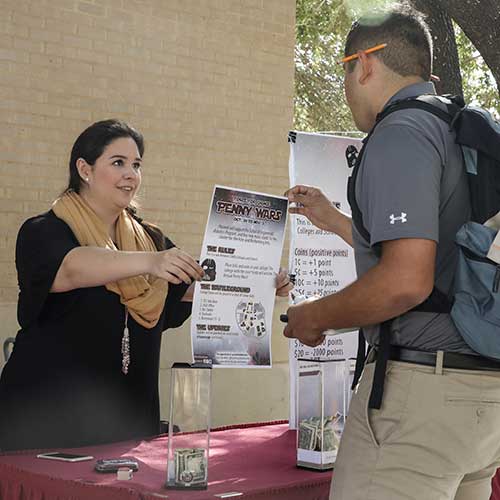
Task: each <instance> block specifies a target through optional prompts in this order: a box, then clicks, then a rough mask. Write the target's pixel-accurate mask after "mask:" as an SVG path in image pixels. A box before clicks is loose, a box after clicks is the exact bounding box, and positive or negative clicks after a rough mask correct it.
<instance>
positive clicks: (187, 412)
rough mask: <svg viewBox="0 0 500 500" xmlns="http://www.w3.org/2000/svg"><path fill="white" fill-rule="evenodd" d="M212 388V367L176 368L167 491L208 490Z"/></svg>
mask: <svg viewBox="0 0 500 500" xmlns="http://www.w3.org/2000/svg"><path fill="white" fill-rule="evenodd" d="M211 384H212V365H211V364H210V363H203V362H197V363H194V364H191V365H190V364H187V363H175V364H174V365H173V366H172V370H171V379H170V418H169V425H168V458H167V482H166V484H165V486H166V488H171V489H177V490H179V489H181V490H204V489H206V488H207V485H208V455H209V448H210V402H211V395H210V393H211Z"/></svg>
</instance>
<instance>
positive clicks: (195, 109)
mask: <svg viewBox="0 0 500 500" xmlns="http://www.w3.org/2000/svg"><path fill="white" fill-rule="evenodd" d="M1 3H2V16H1V18H0V126H1V128H2V133H1V134H0V212H1V217H0V321H1V323H2V325H3V327H2V329H1V330H0V339H2V340H3V338H5V337H7V336H10V335H12V334H13V333H14V332H15V331H16V329H17V323H16V320H15V301H16V298H17V282H16V275H15V268H14V244H15V237H16V234H17V230H18V228H19V226H20V224H21V222H22V221H23V220H24V219H26V218H27V217H29V216H31V215H34V214H36V213H39V212H42V211H45V210H47V209H48V208H49V206H50V203H51V201H52V200H53V199H54V197H56V196H57V194H58V193H59V192H61V190H62V189H63V188H64V187H65V183H66V180H67V162H68V157H69V151H70V148H71V146H72V144H73V142H74V140H75V138H76V136H77V135H78V134H79V133H80V132H81V131H82V130H83V129H84V128H85V127H86V126H88V125H89V124H90V123H92V122H94V121H97V120H100V119H104V118H109V117H118V118H122V119H125V120H127V121H129V122H130V123H132V124H133V125H134V126H135V127H137V128H138V129H139V130H141V131H142V132H143V133H144V136H145V138H146V154H145V163H144V171H143V179H144V180H143V187H142V193H141V204H142V207H143V208H142V211H141V213H142V215H143V216H144V217H145V218H146V219H148V220H151V221H152V222H155V223H157V224H159V225H160V226H161V227H162V228H163V229H164V231H165V232H166V233H167V234H168V235H169V236H170V237H171V238H172V239H173V241H175V242H176V243H177V244H178V245H179V246H181V247H183V248H184V249H186V250H187V251H189V252H190V253H192V254H193V255H195V256H196V255H199V251H200V246H201V241H202V238H203V231H204V226H205V222H206V216H207V211H208V204H209V199H210V195H211V192H212V188H213V185H214V184H215V183H219V184H225V185H229V186H235V187H242V188H248V189H253V190H259V191H265V192H270V193H282V192H283V191H284V189H285V188H286V186H287V183H288V178H287V162H288V148H287V144H286V133H287V131H288V130H289V129H290V128H291V124H292V111H293V110H292V107H293V47H294V22H295V2H294V0H93V1H91V0H87V1H78V0H2V2H1ZM285 253H286V252H285ZM284 307H285V303H284V302H283V301H281V302H279V304H278V307H277V309H278V311H277V313H279V312H280V310H282V309H283V308H284ZM188 333H189V330H188V328H187V327H183V328H181V329H179V331H178V332H174V333H172V334H170V335H169V336H168V337H167V338H166V339H165V340H166V342H164V346H163V353H162V366H163V368H166V367H167V366H169V364H170V362H171V361H172V360H173V359H176V360H179V358H182V357H183V356H184V355H185V354H186V349H187V345H188V344H187V341H188ZM273 349H274V361H275V363H276V367H275V368H273V370H272V371H266V372H265V373H266V377H267V378H266V380H268V381H270V382H269V383H268V384H267V385H266V387H267V389H266V391H264V392H263V393H259V394H256V395H255V396H254V397H249V396H248V394H249V393H250V394H251V393H252V388H253V387H254V386H255V387H257V386H261V387H262V385H263V384H261V383H257V382H258V381H259V380H260V378H262V376H261V375H255V374H250V372H249V371H247V370H243V371H240V372H238V373H236V374H234V376H231V377H228V376H227V374H226V375H224V374H221V375H219V374H217V375H216V380H215V381H216V394H215V398H216V400H215V406H216V408H215V423H217V424H219V423H221V424H222V423H228V422H231V421H241V420H242V419H244V418H247V419H250V420H251V419H265V418H281V417H284V416H286V413H287V407H286V402H287V394H286V391H287V390H286V376H287V367H286V360H287V348H286V343H285V342H284V340H283V339H282V338H280V331H279V323H278V322H277V321H275V332H274V337H273ZM2 363H3V360H2V361H1V362H0V366H1V365H2ZM226 373H227V372H226ZM229 378H231V381H229V380H228V379H229ZM167 379H168V373H167V371H166V370H162V374H161V380H162V383H163V384H165V383H166V382H167ZM228 393H229V394H232V397H233V398H234V401H238V403H237V404H227V403H223V399H224V398H223V394H226V395H227V394H228ZM243 394H245V395H246V396H245V397H246V399H247V402H246V403H242V404H240V403H239V399H240V397H241V396H242V395H243ZM219 396H220V402H221V403H223V404H220V405H218V404H217V401H218V400H217V398H218V397H219ZM165 399H166V398H165V397H164V398H163V401H162V411H163V412H164V413H165V408H166V407H165ZM271 400H272V401H271Z"/></svg>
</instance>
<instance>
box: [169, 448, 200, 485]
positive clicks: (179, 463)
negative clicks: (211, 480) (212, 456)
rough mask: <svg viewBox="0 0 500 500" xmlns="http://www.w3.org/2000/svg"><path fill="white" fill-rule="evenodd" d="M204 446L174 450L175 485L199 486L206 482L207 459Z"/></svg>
mask: <svg viewBox="0 0 500 500" xmlns="http://www.w3.org/2000/svg"><path fill="white" fill-rule="evenodd" d="M205 455H206V450H205V449H204V448H178V449H177V450H175V452H174V462H175V483H176V485H177V486H184V487H190V486H200V485H202V484H206V482H207V460H206V457H205Z"/></svg>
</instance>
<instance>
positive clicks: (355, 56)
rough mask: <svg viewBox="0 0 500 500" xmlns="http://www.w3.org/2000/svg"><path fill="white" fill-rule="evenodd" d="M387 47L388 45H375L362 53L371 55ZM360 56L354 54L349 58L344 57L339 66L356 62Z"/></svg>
mask: <svg viewBox="0 0 500 500" xmlns="http://www.w3.org/2000/svg"><path fill="white" fill-rule="evenodd" d="M386 47H387V44H386V43H381V44H380V45H375V47H370V48H369V49H366V50H361V51H360V52H364V53H365V54H371V53H372V52H377V50H382V49H385V48H386ZM358 57H359V56H358V54H353V55H352V56H347V57H344V58H343V59H341V60H340V61H339V64H344V63H346V62H350V61H354V59H357V58H358Z"/></svg>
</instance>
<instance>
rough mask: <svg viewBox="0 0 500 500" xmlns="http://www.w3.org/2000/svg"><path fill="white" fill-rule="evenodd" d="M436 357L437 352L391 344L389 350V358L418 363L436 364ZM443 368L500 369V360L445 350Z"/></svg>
mask: <svg viewBox="0 0 500 500" xmlns="http://www.w3.org/2000/svg"><path fill="white" fill-rule="evenodd" d="M436 358H437V354H436V353H435V352H425V351H416V350H413V349H405V348H403V347H397V346H391V348H390V351H389V359H391V360H393V361H403V362H405V363H415V364H417V365H426V366H436ZM443 368H452V369H455V370H484V371H500V361H497V360H494V359H490V358H485V357H484V356H474V355H473V354H461V353H458V352H444V353H443Z"/></svg>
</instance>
